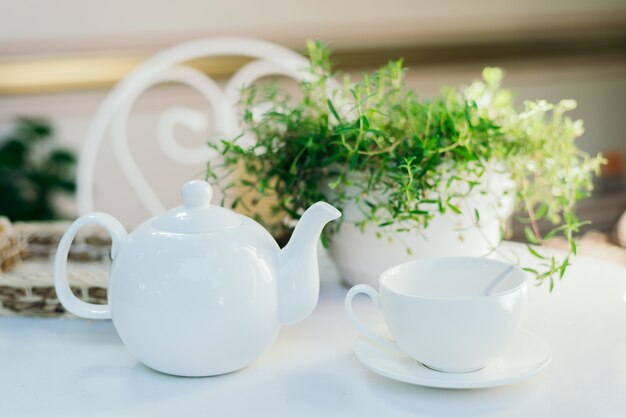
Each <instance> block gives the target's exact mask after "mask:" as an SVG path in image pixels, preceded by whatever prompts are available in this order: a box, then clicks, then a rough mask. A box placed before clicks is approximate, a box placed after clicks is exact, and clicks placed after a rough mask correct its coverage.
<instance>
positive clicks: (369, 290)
mask: <svg viewBox="0 0 626 418" xmlns="http://www.w3.org/2000/svg"><path fill="white" fill-rule="evenodd" d="M359 293H364V294H366V295H367V296H369V297H370V299H372V302H374V305H376V308H377V309H379V310H380V296H379V295H378V291H377V290H376V289H374V288H373V287H372V286H368V285H366V284H358V285H356V286H354V287H352V288H351V289H350V290H348V294H347V295H346V301H345V306H346V313H347V314H348V318H350V320H351V321H352V322H353V323H354V326H356V328H357V329H358V330H359V331H361V333H362V334H363V335H365V336H366V337H368V338H370V339H371V340H374V341H375V342H376V343H378V344H379V345H381V346H383V347H385V348H388V349H390V350H395V351H400V347H398V345H397V344H396V343H395V342H393V341H392V340H390V339H388V338H385V337H383V336H382V335H380V334H378V333H377V332H376V331H374V330H373V329H371V328H370V327H368V326H367V325H365V324H364V323H363V322H361V320H360V319H359V318H358V317H357V316H356V313H354V309H352V299H353V298H354V297H355V296H356V295H358V294H359Z"/></svg>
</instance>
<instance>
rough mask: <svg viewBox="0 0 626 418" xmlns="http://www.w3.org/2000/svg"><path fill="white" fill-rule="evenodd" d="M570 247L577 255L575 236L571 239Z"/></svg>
mask: <svg viewBox="0 0 626 418" xmlns="http://www.w3.org/2000/svg"><path fill="white" fill-rule="evenodd" d="M569 249H570V251H571V252H572V254H574V255H576V241H575V240H574V238H572V239H570V241H569Z"/></svg>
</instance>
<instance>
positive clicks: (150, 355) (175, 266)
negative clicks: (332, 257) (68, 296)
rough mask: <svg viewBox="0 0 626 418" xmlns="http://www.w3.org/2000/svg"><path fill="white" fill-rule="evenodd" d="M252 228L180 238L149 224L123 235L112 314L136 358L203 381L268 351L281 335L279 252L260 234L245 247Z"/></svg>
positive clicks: (114, 274)
mask: <svg viewBox="0 0 626 418" xmlns="http://www.w3.org/2000/svg"><path fill="white" fill-rule="evenodd" d="M242 218H243V217H242ZM253 225H254V224H252V221H251V220H250V219H246V220H245V223H244V226H243V227H242V228H236V229H233V230H232V231H229V232H228V233H224V234H197V235H195V236H190V237H182V236H180V235H178V234H170V233H163V232H160V231H158V230H155V229H153V228H151V226H150V225H147V224H146V225H144V226H142V227H140V228H138V229H137V230H136V231H134V232H133V233H132V234H131V235H130V236H129V237H128V241H127V242H126V243H124V247H123V248H124V250H123V251H120V253H119V255H118V256H117V257H116V259H115V260H114V262H113V269H112V273H111V283H112V285H111V287H110V294H111V296H110V300H111V315H112V318H113V322H114V324H115V327H116V329H117V331H118V333H119V334H120V337H121V338H122V340H123V341H124V344H125V345H126V347H127V348H128V349H129V350H130V351H131V352H132V353H133V354H134V355H135V356H136V357H137V358H140V359H142V361H143V362H144V363H145V364H147V365H148V366H150V367H152V368H154V369H157V370H160V371H163V372H166V373H170V374H178V375H185V376H194V375H199V376H205V375H215V374H221V373H225V372H229V371H232V370H237V369H240V368H242V367H244V366H246V365H248V364H250V363H251V362H252V361H253V360H254V359H255V358H256V357H258V356H259V355H260V354H261V353H262V352H263V351H265V349H267V347H268V346H269V345H270V344H271V343H272V342H273V340H274V339H275V338H276V335H277V334H278V331H279V320H278V294H277V286H276V272H277V266H276V261H277V260H276V259H277V257H276V256H277V253H278V250H279V248H278V245H277V244H276V242H275V241H274V240H273V239H272V237H271V236H270V235H269V234H268V233H267V232H265V231H264V230H262V233H259V234H253V235H251V236H250V237H248V238H249V239H248V241H247V242H245V243H244V241H243V239H244V237H245V235H246V234H247V232H248V231H247V228H250V227H253ZM225 260H232V262H224V261H225ZM154 347H159V350H155V349H154Z"/></svg>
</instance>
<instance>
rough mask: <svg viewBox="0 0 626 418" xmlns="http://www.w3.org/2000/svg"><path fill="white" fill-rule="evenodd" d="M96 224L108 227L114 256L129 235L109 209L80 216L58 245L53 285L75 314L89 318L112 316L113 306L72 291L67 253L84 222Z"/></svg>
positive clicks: (61, 299)
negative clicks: (85, 297) (68, 273)
mask: <svg viewBox="0 0 626 418" xmlns="http://www.w3.org/2000/svg"><path fill="white" fill-rule="evenodd" d="M89 224H97V225H100V226H102V227H103V228H105V229H106V230H107V231H108V232H109V234H110V235H111V243H112V246H111V258H115V256H116V254H117V252H118V250H119V247H120V244H121V243H122V241H123V239H124V237H125V236H126V235H127V233H126V230H125V229H124V227H123V226H122V224H121V223H120V222H119V221H118V220H117V219H115V218H114V217H112V216H111V215H107V214H106V213H92V214H90V215H85V216H81V217H80V218H78V219H76V220H75V221H74V223H72V225H70V227H69V229H68V230H67V231H66V232H65V234H64V235H63V238H61V241H60V242H59V248H58V249H57V253H56V256H55V259H54V287H55V290H56V293H57V297H58V298H59V300H60V301H61V303H62V304H63V306H64V307H65V309H67V310H68V311H70V312H71V313H73V314H74V315H76V316H81V317H83V318H89V319H110V318H111V308H110V306H109V304H108V303H107V304H106V305H98V304H95V303H87V302H83V301H82V300H80V299H78V298H77V297H76V296H74V293H72V290H71V289H70V284H69V282H68V280H67V257H68V254H69V251H70V246H71V245H72V241H73V240H74V237H75V236H76V233H77V232H78V230H79V229H81V228H82V227H83V226H85V225H89Z"/></svg>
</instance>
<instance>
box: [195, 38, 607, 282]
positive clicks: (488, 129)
mask: <svg viewBox="0 0 626 418" xmlns="http://www.w3.org/2000/svg"><path fill="white" fill-rule="evenodd" d="M308 52H309V57H310V61H311V67H310V69H309V71H310V77H309V78H308V79H307V80H306V81H302V82H301V83H300V93H301V97H300V98H299V99H298V100H294V99H292V98H291V97H290V96H289V95H287V94H285V93H283V92H282V91H281V90H280V88H278V87H277V86H276V85H275V84H274V85H270V86H264V87H256V86H250V87H247V88H245V89H244V90H243V92H242V105H243V127H244V132H243V133H242V135H241V136H239V137H237V138H235V139H230V140H224V141H222V143H221V144H220V145H215V144H213V145H211V146H213V147H215V148H216V149H218V150H219V151H220V153H221V154H222V157H223V158H222V160H221V163H219V164H218V165H215V164H213V165H211V164H209V166H208V171H207V177H208V178H212V179H213V180H216V181H217V182H218V184H220V185H221V187H222V189H223V191H224V192H225V193H224V195H228V191H229V190H230V191H233V190H236V192H237V195H236V196H235V197H234V199H233V201H232V206H233V207H238V206H244V207H245V208H246V209H248V210H249V211H254V210H253V208H251V207H250V206H251V205H252V206H253V205H256V204H258V203H259V201H260V200H262V199H263V200H266V201H268V202H271V205H272V211H273V213H274V214H286V215H287V219H289V218H290V219H298V218H299V216H300V215H301V213H302V211H303V210H304V209H305V208H307V207H308V206H310V205H311V204H313V203H314V202H316V201H318V200H326V201H328V202H329V203H331V204H332V205H334V206H336V207H338V208H339V209H343V208H344V207H345V206H346V205H347V204H355V205H357V207H358V208H359V211H360V214H361V217H360V219H359V220H357V221H356V223H357V226H359V227H361V228H364V227H365V226H368V225H370V226H376V227H378V228H379V230H380V231H381V234H382V233H383V232H382V231H387V232H390V233H394V232H404V231H410V230H420V229H423V228H427V227H428V225H429V221H430V220H432V218H433V216H435V214H437V213H446V211H452V212H454V213H459V214H460V213H462V212H463V211H464V210H468V208H469V206H467V205H464V204H463V203H464V201H465V198H467V197H469V196H471V195H472V193H481V194H486V193H489V192H488V191H487V190H486V189H485V188H484V181H483V180H484V178H485V177H484V176H485V175H487V174H488V173H490V172H491V173H492V172H503V173H507V174H508V175H510V177H511V180H512V183H513V184H512V186H513V187H511V189H510V190H506V191H501V192H504V193H512V194H514V195H515V198H516V200H517V202H518V204H519V205H520V206H521V207H522V208H524V210H525V212H526V213H527V218H526V219H524V220H523V221H524V222H526V223H527V225H528V226H527V227H526V229H525V231H526V237H527V239H528V241H529V243H531V244H542V243H543V241H544V240H546V239H549V238H551V237H553V236H555V235H563V236H564V237H565V238H567V239H568V241H569V243H570V251H569V253H568V254H567V255H566V257H565V258H564V259H563V260H557V259H555V258H554V257H548V256H546V255H543V254H542V253H541V252H540V251H539V250H538V249H537V248H533V247H531V246H529V247H528V248H529V251H531V253H532V254H533V255H534V256H536V257H538V258H539V259H540V264H541V269H540V270H536V269H531V268H527V269H526V270H527V271H529V272H531V273H533V274H534V275H535V277H536V278H537V280H538V283H541V282H543V281H544V279H548V280H549V283H550V290H552V288H553V286H554V279H555V277H559V278H562V277H563V274H564V272H565V270H566V268H567V266H568V265H569V259H570V256H571V255H572V254H575V253H576V244H575V241H574V235H575V234H576V232H578V230H579V228H580V227H581V226H582V225H583V224H585V222H581V221H579V220H577V219H576V216H575V215H574V207H575V204H576V202H577V201H578V200H579V199H581V198H583V197H585V196H588V195H589V193H590V191H591V188H592V174H593V172H594V171H597V170H598V169H599V166H600V164H601V163H602V159H601V156H599V155H598V156H596V157H590V156H589V155H587V154H585V153H584V152H582V151H581V150H579V149H578V148H577V147H576V145H575V140H576V139H577V138H578V137H579V136H580V135H581V134H582V133H583V127H582V121H580V120H576V121H574V120H572V119H570V118H569V117H568V116H566V115H565V113H566V112H567V111H568V110H571V109H573V108H574V107H575V106H576V103H575V102H574V101H571V100H569V101H567V100H566V101H561V102H560V103H558V104H550V103H547V102H545V101H538V102H526V103H525V104H524V108H523V109H522V110H521V111H517V110H516V109H515V107H514V105H513V100H512V94H511V92H510V91H508V90H506V89H502V88H501V86H500V82H501V80H502V76H503V73H502V71H501V70H500V69H497V68H486V69H485V70H484V72H483V79H482V80H481V81H476V82H474V83H473V84H471V85H470V86H469V87H467V88H465V89H453V88H446V89H444V90H442V92H441V94H440V95H439V96H438V97H436V98H434V99H432V100H425V99H421V98H418V97H417V95H416V94H415V92H413V91H412V90H410V89H408V88H407V87H406V84H405V74H406V69H405V68H404V67H403V64H402V61H395V62H390V63H389V64H388V65H386V66H384V67H382V68H380V69H379V70H378V71H376V72H374V73H373V74H371V75H368V74H364V75H363V79H362V81H360V82H357V83H355V84H351V83H350V81H349V80H346V79H341V78H340V77H339V76H338V75H337V74H335V73H333V70H332V66H331V62H330V58H329V49H328V48H327V47H325V46H324V45H322V44H320V43H315V42H310V43H309V44H308ZM259 109H265V110H264V111H262V112H261V114H259ZM246 136H252V137H254V139H255V142H254V144H253V145H252V146H243V144H242V141H243V138H244V137H246ZM240 167H243V174H240V175H238V176H236V178H235V177H233V176H229V175H228V174H229V173H232V172H233V171H235V170H237V169H238V168H240ZM225 173H226V174H225ZM252 192H253V193H252ZM250 193H252V194H253V195H254V196H256V197H255V198H254V199H252V200H250V199H246V196H247V195H248V194H250ZM471 215H472V217H473V218H474V219H475V224H476V226H478V223H479V221H480V213H479V211H478V210H474V213H472V214H471ZM544 218H546V219H548V220H550V221H551V222H552V223H553V224H554V225H555V227H554V229H552V230H551V231H550V232H548V233H547V234H546V235H545V236H543V237H542V236H541V234H540V233H539V229H538V227H537V222H538V221H539V220H541V219H544ZM273 219H279V220H280V221H279V222H272V221H271V219H269V218H268V219H261V221H262V222H264V223H265V224H266V226H268V227H273V229H274V231H277V230H279V229H281V228H285V225H286V224H285V222H282V219H284V218H276V217H274V218H273ZM340 227H341V223H338V224H336V225H335V226H333V227H331V228H327V229H326V230H325V235H324V238H325V239H332V235H333V233H334V232H335V231H336V228H340ZM333 228H334V229H333ZM493 250H496V248H495V247H494V248H493ZM407 251H410V248H407Z"/></svg>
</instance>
